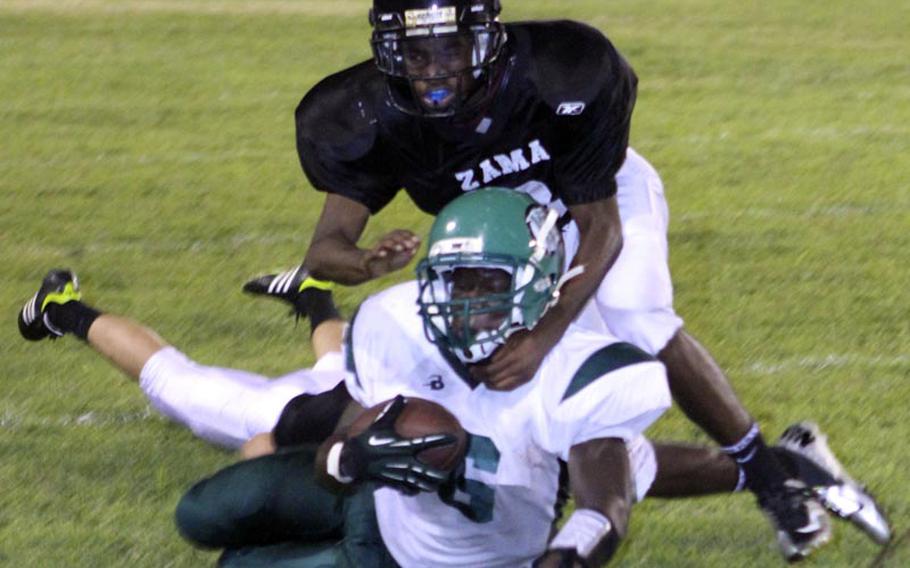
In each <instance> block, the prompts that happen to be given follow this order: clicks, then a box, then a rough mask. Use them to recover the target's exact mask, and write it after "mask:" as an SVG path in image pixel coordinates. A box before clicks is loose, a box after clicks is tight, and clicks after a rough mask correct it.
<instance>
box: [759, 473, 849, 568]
mask: <svg viewBox="0 0 910 568" xmlns="http://www.w3.org/2000/svg"><path fill="white" fill-rule="evenodd" d="M758 505H759V506H760V507H761V508H762V511H763V512H764V513H765V516H767V517H768V519H769V520H770V521H771V524H772V525H773V526H774V530H775V532H776V536H777V545H778V547H779V548H780V551H781V553H782V554H783V555H784V558H786V559H787V561H788V562H796V561H798V560H802V559H803V558H806V557H807V556H809V554H811V553H812V551H813V550H815V549H816V548H818V547H820V546H822V545H823V544H825V543H826V542H828V540H829V539H830V538H831V523H830V521H829V520H828V515H827V514H826V513H825V509H824V508H823V507H822V506H821V505H820V504H819V503H818V502H817V501H816V500H815V499H814V498H813V495H812V492H811V491H810V490H809V488H808V487H807V486H806V484H805V483H803V482H802V481H799V480H797V479H788V480H787V481H785V482H784V484H783V485H782V486H779V487H777V488H775V489H771V490H766V491H762V492H760V493H758Z"/></svg>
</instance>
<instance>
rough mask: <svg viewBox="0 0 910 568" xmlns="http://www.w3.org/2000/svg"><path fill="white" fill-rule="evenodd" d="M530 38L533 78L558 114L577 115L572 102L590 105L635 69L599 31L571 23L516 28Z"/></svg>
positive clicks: (552, 23)
mask: <svg viewBox="0 0 910 568" xmlns="http://www.w3.org/2000/svg"><path fill="white" fill-rule="evenodd" d="M516 28H517V29H516V30H515V31H516V32H518V33H521V34H524V35H526V37H527V40H528V43H529V50H530V57H531V65H530V78H531V80H532V81H533V82H534V84H535V85H536V87H537V89H538V92H539V96H540V98H541V99H543V101H544V102H546V103H547V104H548V105H549V106H550V107H552V108H553V110H554V111H557V112H559V113H563V110H565V111H568V112H565V114H573V112H572V108H569V107H567V106H565V105H570V106H571V103H581V104H582V105H587V104H590V103H591V102H592V101H594V100H595V99H596V98H597V97H598V95H599V94H600V93H601V92H602V91H603V90H604V89H608V88H611V87H612V85H613V84H615V83H616V82H617V79H619V78H620V77H625V75H626V74H627V73H632V70H631V69H630V68H629V67H628V65H627V64H626V63H625V61H623V59H622V57H621V56H620V55H619V53H618V52H617V51H616V48H614V47H613V44H611V43H610V41H609V40H608V39H607V38H606V36H604V35H603V33H601V32H600V31H599V30H597V29H596V28H593V27H591V26H588V25H586V24H582V23H580V22H573V21H570V20H560V21H550V22H530V23H523V24H518V25H516Z"/></svg>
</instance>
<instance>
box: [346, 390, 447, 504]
mask: <svg viewBox="0 0 910 568" xmlns="http://www.w3.org/2000/svg"><path fill="white" fill-rule="evenodd" d="M406 404H407V399H406V398H405V397H403V396H401V395H398V396H396V397H395V398H394V399H393V400H392V401H391V402H389V404H388V405H387V406H386V407H385V408H384V409H383V411H382V412H381V413H380V414H379V416H377V417H376V419H375V420H374V421H373V423H372V424H371V425H370V427H369V428H367V429H366V430H364V431H363V432H362V433H360V434H358V435H357V436H354V437H353V438H351V439H349V440H347V441H346V442H345V443H344V446H343V447H342V449H341V473H342V474H343V475H345V476H347V477H350V478H352V479H353V480H354V481H367V480H371V481H377V482H379V483H381V484H383V485H388V486H390V487H394V488H395V489H398V490H399V491H401V492H403V493H406V494H409V495H416V494H417V493H418V492H420V491H430V492H433V491H436V490H437V489H438V488H439V486H440V484H442V483H443V482H445V481H446V480H447V479H448V477H449V474H448V472H445V471H442V470H439V469H436V468H434V467H431V466H429V465H427V464H425V463H423V462H422V461H420V460H419V459H418V458H417V454H419V453H420V452H422V451H424V450H428V449H430V448H435V447H437V446H445V445H447V444H454V443H455V438H454V437H453V436H451V435H449V434H436V435H432V436H423V437H420V438H405V437H402V436H400V435H399V434H398V433H397V432H396V431H395V420H396V419H397V418H398V416H399V415H400V414H401V412H402V410H404V407H405V405H406Z"/></svg>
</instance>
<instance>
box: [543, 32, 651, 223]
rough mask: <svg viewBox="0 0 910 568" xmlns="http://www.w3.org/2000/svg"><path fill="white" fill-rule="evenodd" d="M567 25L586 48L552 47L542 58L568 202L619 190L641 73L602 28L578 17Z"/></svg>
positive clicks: (562, 191) (559, 186) (557, 170)
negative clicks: (617, 176) (584, 22)
mask: <svg viewBox="0 0 910 568" xmlns="http://www.w3.org/2000/svg"><path fill="white" fill-rule="evenodd" d="M565 26H566V27H567V30H564V32H563V35H564V36H566V37H567V38H568V37H572V38H574V41H575V42H577V43H581V44H583V45H584V48H579V47H577V46H575V45H573V46H572V47H569V48H566V49H563V50H560V49H558V48H557V49H551V50H550V53H551V55H549V56H548V57H547V58H545V59H544V58H538V59H540V60H542V61H546V63H543V62H541V63H540V64H539V67H541V69H540V70H538V74H539V75H541V79H538V80H539V81H542V82H543V83H544V84H545V85H547V86H544V87H541V88H542V91H543V92H542V95H543V98H544V100H546V101H547V103H548V105H549V107H550V109H549V110H550V112H553V114H554V117H553V122H552V128H551V132H550V135H549V143H548V145H547V148H551V149H552V154H553V155H552V161H553V168H554V174H555V179H556V183H555V187H554V189H555V191H556V192H557V194H558V195H559V197H560V198H561V199H562V201H563V202H564V203H565V204H566V205H578V204H583V203H589V202H592V201H598V200H600V199H605V198H608V197H611V196H613V195H615V194H616V179H615V178H616V172H617V171H619V168H620V167H621V166H622V164H623V161H625V157H626V148H627V147H628V145H629V129H630V127H631V119H632V110H633V108H634V107H635V98H636V93H637V85H638V78H637V77H636V75H635V72H634V71H633V70H632V68H631V67H630V66H629V64H628V63H627V62H626V61H625V59H624V58H623V57H622V56H621V55H620V54H619V52H618V51H617V50H616V48H614V47H613V45H612V44H611V43H610V41H609V40H608V39H607V38H606V37H604V36H603V34H601V33H600V32H599V31H597V30H595V29H593V28H589V27H587V26H583V25H581V24H577V23H573V24H572V25H571V27H568V26H569V24H565ZM570 30H571V33H569V32H570ZM566 41H569V40H568V39H567V40H566ZM560 53H563V55H562V56H561V57H560V55H559V54H560ZM581 54H583V55H581ZM545 68H549V69H550V71H549V72H547V71H546V69H545ZM548 76H549V77H550V80H549V81H548V80H546V77H548Z"/></svg>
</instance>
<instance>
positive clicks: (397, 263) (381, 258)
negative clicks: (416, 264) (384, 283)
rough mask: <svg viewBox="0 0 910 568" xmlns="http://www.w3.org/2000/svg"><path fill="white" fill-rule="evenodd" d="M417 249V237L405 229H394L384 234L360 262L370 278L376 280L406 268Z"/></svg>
mask: <svg viewBox="0 0 910 568" xmlns="http://www.w3.org/2000/svg"><path fill="white" fill-rule="evenodd" d="M419 248H420V238H418V237H417V235H415V234H414V233H412V232H411V231H408V230H406V229H396V230H394V231H391V232H389V233H386V235H384V236H383V237H382V238H381V239H379V242H378V243H376V245H374V246H373V248H371V249H370V250H368V251H366V252H365V253H364V255H363V259H362V261H361V262H362V265H363V268H364V270H365V271H366V272H367V274H369V275H370V278H378V277H380V276H383V275H385V274H388V273H389V272H394V271H396V270H400V269H402V268H404V267H405V266H407V264H408V263H409V262H411V259H412V258H414V255H415V254H417V249H419Z"/></svg>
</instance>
